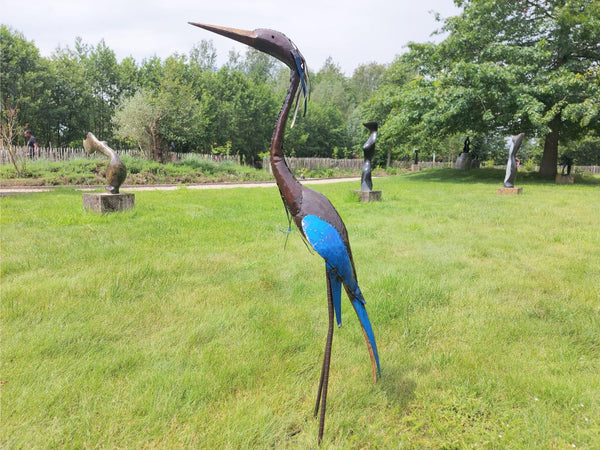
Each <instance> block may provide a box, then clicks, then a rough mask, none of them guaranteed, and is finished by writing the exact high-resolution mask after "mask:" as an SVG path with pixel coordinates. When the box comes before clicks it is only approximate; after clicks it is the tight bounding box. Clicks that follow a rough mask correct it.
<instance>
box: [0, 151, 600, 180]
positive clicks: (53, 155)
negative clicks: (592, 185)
mask: <svg viewBox="0 0 600 450" xmlns="http://www.w3.org/2000/svg"><path fill="white" fill-rule="evenodd" d="M14 151H15V154H16V155H17V160H18V161H21V160H24V159H27V160H31V159H30V158H29V155H28V152H27V147H14ZM116 152H117V154H119V155H120V156H126V157H132V158H143V157H145V155H144V153H143V152H142V151H140V150H138V149H133V150H116ZM99 157H101V156H99V155H98V154H94V155H91V156H89V155H88V154H87V153H86V152H85V150H84V149H83V148H42V147H40V148H38V152H37V153H36V155H34V157H33V160H37V159H40V160H46V161H68V160H70V159H77V158H85V159H91V158H99ZM186 157H196V158H202V159H207V160H212V161H219V162H220V161H233V162H236V163H238V164H241V159H240V156H239V155H212V154H203V153H171V158H172V160H173V161H180V160H181V159H184V158H186ZM285 160H286V161H287V164H288V166H289V167H290V169H292V170H318V169H334V170H362V166H363V160H362V159H360V158H355V159H333V158H293V157H289V158H285ZM0 164H12V161H11V160H10V156H9V152H8V150H6V149H0ZM411 165H412V161H392V167H402V168H405V169H410V168H411ZM419 166H421V168H427V169H429V168H432V167H454V164H453V163H452V162H432V161H420V162H419ZM498 167H504V166H498ZM263 168H264V170H268V171H270V170H271V164H270V163H269V157H268V156H266V157H264V158H263ZM534 170H538V168H537V167H535V168H534ZM559 171H560V168H559ZM572 172H573V173H580V174H594V175H598V174H600V166H574V167H573V169H572Z"/></svg>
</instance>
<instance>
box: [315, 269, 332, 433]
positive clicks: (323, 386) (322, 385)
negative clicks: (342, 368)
mask: <svg viewBox="0 0 600 450" xmlns="http://www.w3.org/2000/svg"><path fill="white" fill-rule="evenodd" d="M327 308H328V312H329V328H328V330H327V341H326V343H325V355H324V356H323V366H322V367H321V379H320V380H319V392H318V393H317V402H316V404H315V418H316V417H317V414H318V413H319V405H320V406H321V417H320V419H319V438H318V443H319V444H320V443H321V441H322V440H323V430H324V429H325V410H326V407H327V385H328V383H329V366H330V363H331V344H332V342H333V314H334V312H333V295H332V293H331V282H330V281H329V276H327Z"/></svg>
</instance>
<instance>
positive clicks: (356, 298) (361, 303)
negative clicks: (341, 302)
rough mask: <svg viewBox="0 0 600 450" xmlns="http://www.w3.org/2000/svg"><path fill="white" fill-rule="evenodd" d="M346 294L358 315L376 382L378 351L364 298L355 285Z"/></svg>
mask: <svg viewBox="0 0 600 450" xmlns="http://www.w3.org/2000/svg"><path fill="white" fill-rule="evenodd" d="M348 296H349V297H350V300H351V301H352V306H353V307H354V311H356V315H357V316H358V320H359V321H360V325H361V326H362V329H363V333H364V335H365V340H366V341H367V348H368V350H369V356H370V357H371V366H372V367H373V381H375V382H377V374H379V375H380V376H381V366H380V365H379V352H378V351H377V344H376V343H375V333H373V327H372V326H371V321H370V320H369V315H368V314H367V308H366V307H365V300H364V298H363V296H362V293H361V292H360V289H359V288H358V285H357V286H356V288H355V290H354V292H353V293H350V292H348ZM375 367H377V372H376V371H375Z"/></svg>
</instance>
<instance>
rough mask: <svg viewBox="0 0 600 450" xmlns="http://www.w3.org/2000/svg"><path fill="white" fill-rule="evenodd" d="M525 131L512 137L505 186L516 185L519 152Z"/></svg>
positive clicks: (511, 186)
mask: <svg viewBox="0 0 600 450" xmlns="http://www.w3.org/2000/svg"><path fill="white" fill-rule="evenodd" d="M524 136H525V133H521V134H519V135H517V136H513V137H512V138H511V140H512V143H511V145H510V150H509V151H508V162H507V163H506V176H505V177H504V187H507V188H513V187H515V177H516V176H517V152H518V151H519V147H521V143H522V142H523V137H524Z"/></svg>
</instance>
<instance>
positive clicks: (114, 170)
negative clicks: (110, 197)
mask: <svg viewBox="0 0 600 450" xmlns="http://www.w3.org/2000/svg"><path fill="white" fill-rule="evenodd" d="M83 148H84V149H85V151H86V153H87V154H88V155H89V154H91V153H94V152H100V153H102V154H104V155H106V156H108V157H109V158H110V162H109V163H108V166H107V167H106V181H108V186H106V190H107V191H108V192H110V193H111V194H118V193H119V188H120V187H121V185H122V184H123V182H124V181H125V178H127V168H126V167H125V164H123V161H121V158H119V155H117V154H116V153H115V151H114V150H113V149H112V148H110V147H109V146H108V145H106V142H102V141H99V140H98V139H97V138H96V136H94V135H93V134H92V133H88V134H87V137H86V138H85V140H84V141H83Z"/></svg>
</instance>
